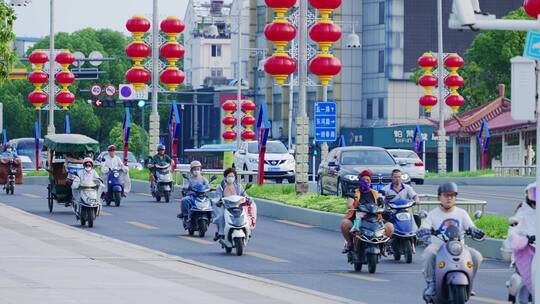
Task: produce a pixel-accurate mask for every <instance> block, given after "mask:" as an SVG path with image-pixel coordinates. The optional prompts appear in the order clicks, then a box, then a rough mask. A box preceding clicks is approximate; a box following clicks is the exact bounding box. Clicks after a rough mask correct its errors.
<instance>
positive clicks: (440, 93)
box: [437, 0, 446, 173]
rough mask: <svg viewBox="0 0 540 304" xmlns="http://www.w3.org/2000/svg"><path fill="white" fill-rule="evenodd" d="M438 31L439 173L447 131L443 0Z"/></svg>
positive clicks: (443, 166) (443, 163) (443, 167)
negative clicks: (445, 123)
mask: <svg viewBox="0 0 540 304" xmlns="http://www.w3.org/2000/svg"><path fill="white" fill-rule="evenodd" d="M437 31H438V35H437V38H438V54H437V62H438V66H437V71H438V75H437V76H438V77H437V78H438V81H439V87H438V89H437V95H438V100H439V139H438V161H439V166H438V169H439V173H446V131H445V128H444V105H443V102H444V101H443V97H444V96H443V90H444V79H443V78H444V65H443V59H444V57H443V16H442V0H437Z"/></svg>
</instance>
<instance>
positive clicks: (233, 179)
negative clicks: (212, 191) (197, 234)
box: [213, 168, 245, 241]
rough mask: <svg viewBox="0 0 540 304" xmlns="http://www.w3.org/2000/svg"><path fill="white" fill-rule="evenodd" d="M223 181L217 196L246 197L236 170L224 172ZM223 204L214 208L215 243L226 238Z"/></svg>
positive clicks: (231, 169)
mask: <svg viewBox="0 0 540 304" xmlns="http://www.w3.org/2000/svg"><path fill="white" fill-rule="evenodd" d="M223 177H224V178H223V180H222V181H221V184H220V185H219V187H218V188H217V190H216V194H217V196H218V197H219V198H220V200H221V198H223V197H227V196H232V195H244V192H245V191H244V187H242V184H241V183H240V182H239V181H238V179H237V174H236V170H235V169H234V168H228V169H226V170H225V171H224V172H223ZM223 211H224V210H223V204H221V203H218V204H217V205H216V206H215V208H214V220H213V223H214V224H216V230H217V231H216V235H215V237H214V241H217V240H219V239H220V238H221V239H222V238H224V235H223V227H224V226H225V218H224V212H223Z"/></svg>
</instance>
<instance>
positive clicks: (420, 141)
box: [413, 123, 424, 154]
mask: <svg viewBox="0 0 540 304" xmlns="http://www.w3.org/2000/svg"><path fill="white" fill-rule="evenodd" d="M413 141H414V151H415V152H416V153H417V154H418V153H422V150H423V146H424V138H423V137H422V129H421V128H420V124H418V123H417V124H416V128H415V129H414V136H413Z"/></svg>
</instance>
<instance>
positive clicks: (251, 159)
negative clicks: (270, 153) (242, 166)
mask: <svg viewBox="0 0 540 304" xmlns="http://www.w3.org/2000/svg"><path fill="white" fill-rule="evenodd" d="M249 162H250V163H252V164H258V163H259V160H258V159H256V158H250V159H249Z"/></svg>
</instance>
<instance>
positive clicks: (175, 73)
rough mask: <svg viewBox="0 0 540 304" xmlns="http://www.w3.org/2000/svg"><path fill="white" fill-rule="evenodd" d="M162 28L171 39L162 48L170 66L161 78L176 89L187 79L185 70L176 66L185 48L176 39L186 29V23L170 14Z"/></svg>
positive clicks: (171, 89) (168, 86)
mask: <svg viewBox="0 0 540 304" xmlns="http://www.w3.org/2000/svg"><path fill="white" fill-rule="evenodd" d="M160 28H161V30H162V31H163V32H164V33H165V34H167V36H168V37H169V41H168V42H167V43H165V44H164V45H163V46H162V47H161V48H160V54H161V56H162V57H163V58H165V59H167V61H168V62H169V66H168V67H167V68H166V69H165V70H164V71H163V72H162V73H161V75H160V77H159V79H160V80H161V82H163V83H164V84H165V85H166V86H167V88H168V89H169V91H176V88H177V87H178V86H179V85H180V84H181V83H182V82H184V79H185V75H184V72H182V71H181V70H180V69H179V68H178V67H177V66H176V62H177V61H178V60H179V59H180V58H182V57H183V56H184V48H183V47H182V46H181V45H180V43H178V41H176V39H177V37H178V35H179V34H180V33H181V32H183V31H184V28H185V25H184V23H183V22H182V20H180V19H178V18H177V17H173V16H170V17H167V19H165V20H163V21H161V24H160Z"/></svg>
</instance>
